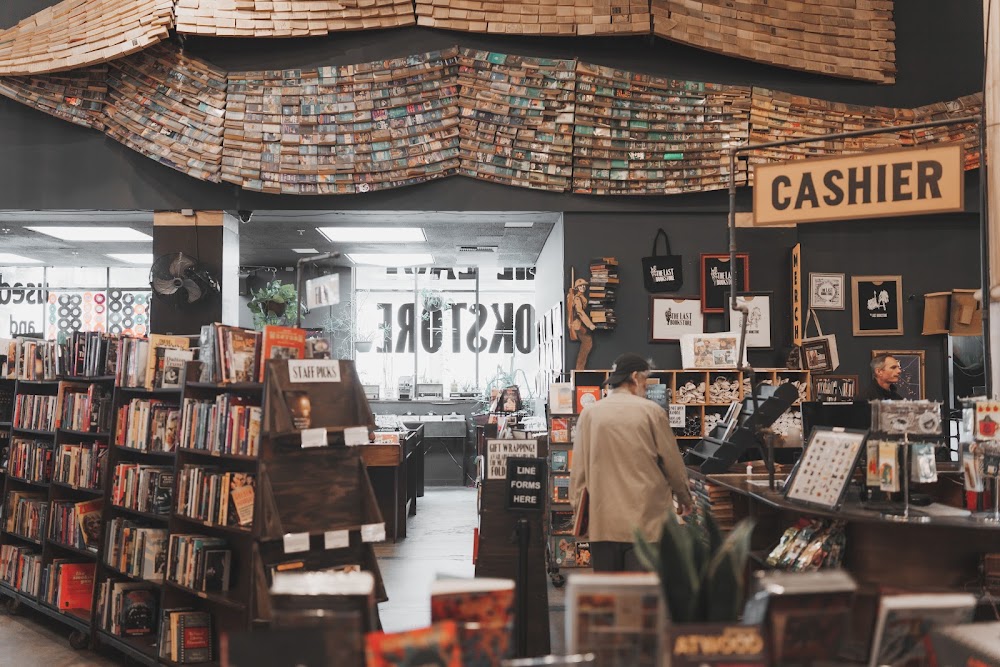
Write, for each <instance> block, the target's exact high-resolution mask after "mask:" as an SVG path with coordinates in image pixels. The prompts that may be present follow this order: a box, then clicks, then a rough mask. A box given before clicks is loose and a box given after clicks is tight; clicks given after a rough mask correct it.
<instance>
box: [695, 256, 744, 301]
mask: <svg viewBox="0 0 1000 667" xmlns="http://www.w3.org/2000/svg"><path fill="white" fill-rule="evenodd" d="M734 273H735V274H736V292H737V293H739V292H746V291H747V290H749V289H750V255H748V254H746V253H740V254H738V255H736V271H732V270H731V269H730V266H729V255H708V254H704V255H702V256H701V312H703V313H724V312H726V299H727V297H728V296H729V286H730V285H731V284H733V274H734Z"/></svg>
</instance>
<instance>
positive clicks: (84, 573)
mask: <svg viewBox="0 0 1000 667" xmlns="http://www.w3.org/2000/svg"><path fill="white" fill-rule="evenodd" d="M94 567H95V565H94V563H63V564H62V565H61V566H60V568H59V603H58V607H59V608H60V609H86V610H89V609H90V608H91V605H92V604H93V601H94V599H93V598H94Z"/></svg>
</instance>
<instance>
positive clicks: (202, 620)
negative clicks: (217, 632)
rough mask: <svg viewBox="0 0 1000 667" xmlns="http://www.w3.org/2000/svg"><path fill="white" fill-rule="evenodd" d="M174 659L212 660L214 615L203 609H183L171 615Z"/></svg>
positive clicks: (191, 661)
mask: <svg viewBox="0 0 1000 667" xmlns="http://www.w3.org/2000/svg"><path fill="white" fill-rule="evenodd" d="M171 625H172V627H171V641H172V642H173V643H174V645H175V647H176V649H175V651H174V658H173V659H174V660H175V661H177V662H179V663H182V664H186V663H198V662H209V661H211V660H212V615H211V614H209V613H208V612H203V611H183V612H178V613H177V614H176V615H172V616H171Z"/></svg>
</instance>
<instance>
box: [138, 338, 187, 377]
mask: <svg viewBox="0 0 1000 667" xmlns="http://www.w3.org/2000/svg"><path fill="white" fill-rule="evenodd" d="M148 340H149V348H148V349H147V351H146V360H145V361H146V375H145V380H146V389H152V388H153V387H154V386H155V383H154V380H155V379H156V375H157V371H158V370H160V369H158V367H157V365H158V361H157V360H158V359H159V360H160V361H163V362H164V363H165V357H164V354H163V353H159V350H160V349H161V348H168V347H170V348H174V349H176V350H186V349H188V348H189V347H191V340H190V339H189V338H188V337H187V336H165V335H163V334H150V335H149V339H148ZM161 377H162V373H161Z"/></svg>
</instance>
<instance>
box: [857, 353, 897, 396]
mask: <svg viewBox="0 0 1000 667" xmlns="http://www.w3.org/2000/svg"><path fill="white" fill-rule="evenodd" d="M871 366H872V379H871V383H870V384H869V385H868V387H867V388H865V390H864V391H863V392H861V395H860V396H859V397H858V398H861V399H863V400H865V401H884V400H894V401H900V400H902V399H903V397H902V396H900V395H899V392H898V391H896V383H897V382H898V381H899V373H900V368H899V359H896V357H894V356H892V355H891V354H878V355H875V358H874V359H872V363H871Z"/></svg>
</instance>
